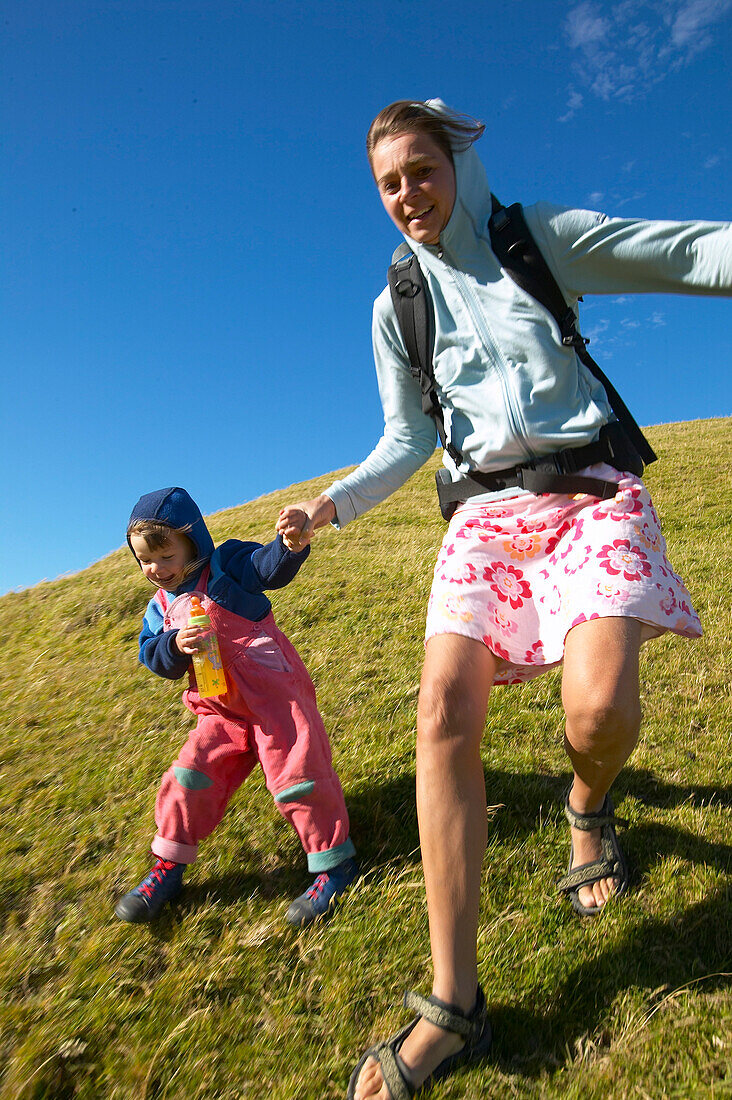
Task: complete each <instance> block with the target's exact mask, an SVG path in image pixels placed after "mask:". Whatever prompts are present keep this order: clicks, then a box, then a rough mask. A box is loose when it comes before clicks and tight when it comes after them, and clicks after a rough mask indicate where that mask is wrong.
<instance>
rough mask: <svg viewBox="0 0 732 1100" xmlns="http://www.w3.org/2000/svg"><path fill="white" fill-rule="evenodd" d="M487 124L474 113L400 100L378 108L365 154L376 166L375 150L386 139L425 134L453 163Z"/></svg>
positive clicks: (367, 136) (367, 137)
mask: <svg viewBox="0 0 732 1100" xmlns="http://www.w3.org/2000/svg"><path fill="white" fill-rule="evenodd" d="M484 130H485V124H484V123H483V122H479V121H478V119H477V118H473V117H472V116H471V115H461V114H457V113H456V112H454V111H447V112H445V113H443V112H442V111H437V110H435V109H434V108H433V107H430V105H429V104H428V103H421V102H418V101H415V100H413V99H398V100H397V101H396V102H395V103H390V104H389V106H388V107H384V109H383V111H379V113H378V115H377V116H376V118H375V119H374V121H373V122H372V123H371V125H370V126H369V132H368V134H367V135H366V153H367V155H368V158H369V164H371V165H373V156H374V149H375V148H376V146H377V145H378V144H379V142H380V141H383V139H384V138H388V137H398V136H399V134H413V133H418V134H426V135H427V136H428V137H430V138H432V140H433V141H434V143H435V145H436V146H437V147H438V149H440V150H441V151H442V152H443V153H444V154H445V156H446V157H447V158H448V160H449V161H450V163H451V164H453V165H454V163H455V162H454V159H453V154H454V153H462V152H464V150H465V149H468V148H470V146H471V145H472V144H473V142H474V141H477V140H478V138H479V137H480V136H481V134H482V133H483V131H484Z"/></svg>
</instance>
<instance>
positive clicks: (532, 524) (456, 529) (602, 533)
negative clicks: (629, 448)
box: [426, 463, 702, 684]
mask: <svg viewBox="0 0 732 1100" xmlns="http://www.w3.org/2000/svg"><path fill="white" fill-rule="evenodd" d="M582 473H583V474H586V475H587V476H592V477H599V478H603V479H605V480H606V481H617V482H618V492H617V493H616V495H615V497H614V498H613V499H612V500H598V499H597V497H591V496H579V497H568V496H560V495H547V496H539V497H537V496H533V495H532V496H527V495H525V494H524V495H522V496H518V497H511V498H509V499H508V500H505V499H504V500H500V501H497V502H496V503H494V504H490V503H489V504H471V503H470V502H469V501H468V503H466V504H462V505H461V506H460V507H459V508H458V510H457V511H456V512H455V515H454V516H453V518H452V520H451V522H450V526H449V528H448V530H447V533H446V535H445V538H444V540H443V543H442V547H441V549H440V553H439V556H438V558H437V564H436V566H435V574H434V580H433V583H432V592H431V594H430V600H429V606H428V610H427V630H426V638H427V639H429V638H431V637H433V636H434V635H436V634H462V635H465V636H466V637H469V638H476V639H478V640H479V641H482V642H484V643H485V645H486V646H488V648H489V649H490V650H491V652H492V653H494V654H495V655H496V656H497V657H499V658H500V661H499V666H498V670H497V673H496V677H495V680H494V682H495V683H496V684H517V683H523V682H524V681H525V680H530V679H531V678H532V677H534V676H537V675H539V673H541V672H545V671H546V670H547V669H548V668H552V667H554V666H556V665H558V664H561V661H562V658H563V655H564V640H565V638H566V636H567V634H568V632H569V631H570V630H571V629H572V627H573V626H576V625H577V624H578V623H583V622H586V621H587V620H588V619H598V618H607V617H612V616H624V617H628V618H633V619H639V620H640V622H641V623H642V624H644V629H643V633H642V637H643V640H646V639H648V638H651V637H655V636H657V635H659V634H663V633H664V632H665V631H667V630H671V631H673V632H674V633H676V634H682V635H684V637H687V638H698V637H699V636H700V635H701V633H702V630H701V624H700V622H699V617H698V615H697V614H696V612H695V611H694V608H693V607H692V606H691V599H690V597H689V593H688V592H687V590H686V588H685V587H684V583H683V581H682V580H681V578H680V577H679V576H677V574H676V573H674V571H673V569H672V568H671V565H670V563H669V560H668V558H667V557H666V543H665V541H664V538H663V535H662V534H661V526H660V523H659V520H658V515H657V514H656V510H655V508H654V507H653V503H652V501H651V498H650V495H649V493H648V490H647V489H646V487H645V485H644V484H643V482H642V481H641V480H640V479H639V478H636V477H634V476H632V475H629V474H620V473H618V472H617V471H616V470H614V469H613V468H612V467H610V466H607V465H605V464H604V463H600V464H598V465H596V466H592V467H589V468H588V469H587V470H583V471H582Z"/></svg>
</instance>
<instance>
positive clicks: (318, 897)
mask: <svg viewBox="0 0 732 1100" xmlns="http://www.w3.org/2000/svg"><path fill="white" fill-rule="evenodd" d="M357 877H358V864H357V863H356V861H355V859H344V861H343V863H339V864H338V866H337V867H332V868H331V870H330V871H323V872H322V874H320V875H318V877H317V878H316V879H315V882H314V883H313V885H312V886H311V887H310V888H309V889H308V890H306V891H305V893H304V894H300V897H299V898H295V900H294V901H293V903H292V905H291V906H290V908H289V909H288V910H287V913H286V915H285V920H286V921H287V923H288V924H295V925H298V926H299V927H300V928H303V927H304V926H305V925H306V924H311V923H312V922H313V921H314V920H317V918H318V917H323V916H325V915H326V913H329V912H331V910H333V909H335V907H336V905H337V904H338V899H339V898H340V897H341V895H342V894H344V893H345V891H346V889H347V888H348V887H349V886H350V885H351V883H352V882H353V881H354V880H355V879H356V878H357Z"/></svg>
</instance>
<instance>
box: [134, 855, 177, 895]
mask: <svg viewBox="0 0 732 1100" xmlns="http://www.w3.org/2000/svg"><path fill="white" fill-rule="evenodd" d="M175 866H176V864H175V863H173V862H171V860H169V859H159V860H158V861H157V863H156V864H155V866H154V867H153V868H152V869H151V871H150V874H149V875H148V876H147V878H146V879H145V880H144V882H141V883H140V887H139V890H140V893H141V894H144V895H145V897H148V898H149V897H152V895H153V893H154V891H155V888H156V887H157V886H160V884H161V882H162V881H163V879H164V878H165V876H166V875H167V874H168V873H169V872H170V871H172V870H173V868H174V867H175Z"/></svg>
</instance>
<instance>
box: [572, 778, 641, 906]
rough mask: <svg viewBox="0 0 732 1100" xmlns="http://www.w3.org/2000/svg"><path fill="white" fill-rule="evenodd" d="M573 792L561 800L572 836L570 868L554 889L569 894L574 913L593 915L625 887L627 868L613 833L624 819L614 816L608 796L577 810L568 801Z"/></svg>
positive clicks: (621, 892)
mask: <svg viewBox="0 0 732 1100" xmlns="http://www.w3.org/2000/svg"><path fill="white" fill-rule="evenodd" d="M574 793H575V792H574V790H571V791H569V792H568V794H567V795H566V796H565V800H564V814H565V817H566V818H567V820H568V821H569V824H570V828H571V835H572V850H571V854H570V867H569V870H568V871H567V874H566V875H564V876H563V878H561V879H560V880H559V882H558V883H557V888H558V889H559V890H560V891H562V892H563V893H566V894H568V895H569V900H570V901H571V903H572V908H573V909H574V910H575V912H577V913H579V914H580V916H582V917H592V916H596V915H597V914H598V913H599V912H601V910H602V909H603V908H604V907H605V905H606V904H607V902H608V899H609V898H611V897H613V896H614V895H617V896H620V895H621V894H623V893H624V892H625V890H626V889H627V886H628V867H627V864H626V862H625V858H624V856H623V853H622V851H621V848H620V845H619V844H618V838H617V835H616V832H615V827H616V825H624V824H626V822H624V821H622V820H621V819H620V818H618V817H616V816H615V812H614V810H613V804H612V801H611V799H610V795H606V796H605V798H604V799H603V801H602V804H601V805H600V806H599V807H598V808H594V809H588V808H585V807H583V808H582V809H581V810H577V809H576V808H575V806H574V805H573V804H572V802H570V799H571V798H572V796H573V795H574Z"/></svg>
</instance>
